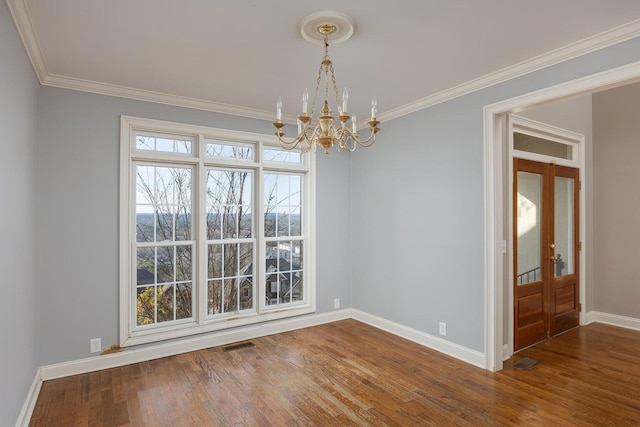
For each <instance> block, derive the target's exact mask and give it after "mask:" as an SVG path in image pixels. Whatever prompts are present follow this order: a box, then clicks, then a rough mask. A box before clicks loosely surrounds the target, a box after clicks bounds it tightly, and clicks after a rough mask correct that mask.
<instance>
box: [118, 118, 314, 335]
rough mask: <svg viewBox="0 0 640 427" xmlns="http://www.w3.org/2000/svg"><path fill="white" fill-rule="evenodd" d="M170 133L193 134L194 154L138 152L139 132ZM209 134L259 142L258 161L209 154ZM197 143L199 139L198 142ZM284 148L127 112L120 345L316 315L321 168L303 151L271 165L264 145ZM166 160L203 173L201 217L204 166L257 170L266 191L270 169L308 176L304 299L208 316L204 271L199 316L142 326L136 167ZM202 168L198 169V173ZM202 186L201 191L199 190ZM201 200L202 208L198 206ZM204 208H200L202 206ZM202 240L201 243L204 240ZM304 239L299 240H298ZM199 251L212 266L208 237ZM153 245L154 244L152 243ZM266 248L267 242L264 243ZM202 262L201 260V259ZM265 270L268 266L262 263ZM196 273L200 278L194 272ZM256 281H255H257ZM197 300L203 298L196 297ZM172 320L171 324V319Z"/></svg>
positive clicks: (250, 136)
mask: <svg viewBox="0 0 640 427" xmlns="http://www.w3.org/2000/svg"><path fill="white" fill-rule="evenodd" d="M140 133H142V134H147V133H148V134H162V135H164V134H166V135H180V136H181V137H184V138H190V139H192V141H193V145H194V147H193V150H192V152H191V153H186V154H183V153H179V154H176V153H171V152H161V153H155V152H152V151H149V152H147V151H143V150H136V149H135V145H134V144H135V143H134V142H133V141H134V139H135V138H134V137H133V135H136V134H140ZM208 138H212V139H214V140H216V141H231V142H240V143H242V144H248V143H250V142H251V143H254V144H255V145H254V149H255V150H256V152H255V156H254V159H252V160H251V161H248V160H247V161H246V162H242V163H241V162H237V161H233V160H234V159H224V158H223V159H213V158H210V157H207V156H206V153H205V151H204V143H205V142H206V140H207V139H208ZM196 141H197V142H196ZM272 144H273V146H274V147H280V145H279V144H278V142H277V138H276V137H275V136H273V135H263V134H258V133H250V132H243V131H234V130H228V129H218V128H211V127H205V126H197V125H190V124H181V123H173V122H167V121H160V120H153V119H145V118H138V117H130V116H121V120H120V228H119V229H120V235H119V237H120V243H119V250H120V258H119V262H120V264H119V265H120V273H119V280H120V290H119V301H120V307H121V309H120V313H119V319H120V322H119V324H120V328H119V330H120V345H121V346H122V347H129V346H136V345H141V344H148V343H151V342H157V341H162V340H169V339H176V338H184V337H187V336H191V335H197V334H201V333H205V332H214V331H217V330H221V329H232V328H238V327H242V326H246V325H249V324H253V323H256V324H257V323H262V322H268V321H273V320H278V319H282V318H285V317H294V316H301V315H305V314H311V313H314V312H315V311H316V299H315V298H316V296H315V271H316V270H315V268H314V264H315V256H316V254H315V251H314V249H313V247H314V242H315V226H314V223H315V222H314V217H313V215H314V213H315V202H314V199H315V189H316V187H315V176H316V175H315V167H314V159H315V157H314V153H313V151H312V152H310V153H307V154H305V153H303V154H302V163H301V164H295V165H294V164H288V163H284V162H269V163H268V164H267V165H265V164H264V162H263V154H262V151H261V150H262V148H263V147H271V145H272ZM147 161H150V162H160V163H156V164H157V165H160V164H164V163H162V162H166V164H167V165H175V164H176V163H180V164H184V165H185V167H186V166H189V167H191V168H192V169H193V171H194V172H193V175H194V176H197V177H198V181H197V182H198V184H199V186H196V187H195V188H194V189H193V191H194V194H196V193H197V194H198V197H194V196H192V199H193V200H194V206H193V209H194V212H199V213H200V216H199V218H200V220H202V217H203V215H204V213H205V212H204V204H202V203H203V201H202V200H200V197H199V196H200V195H201V194H203V191H202V189H203V188H204V185H203V184H204V176H205V173H204V170H205V169H206V168H208V167H211V166H212V165H214V164H215V165H216V166H215V167H218V166H221V165H222V166H221V167H227V166H231V167H242V168H244V169H246V170H253V171H254V172H255V173H256V176H257V177H258V178H257V184H258V190H259V191H260V192H261V191H262V179H263V172H264V173H293V174H296V175H300V176H301V177H302V179H303V185H304V188H303V189H302V192H303V197H304V199H303V202H304V206H306V207H307V208H308V213H307V214H304V212H305V211H306V210H307V208H305V209H303V214H304V215H303V219H302V220H303V227H304V230H303V232H302V236H300V239H299V240H301V241H303V242H304V243H305V244H304V251H305V253H304V259H306V260H307V261H309V262H308V263H307V268H305V270H304V271H305V273H304V274H305V285H304V286H305V292H304V300H303V301H300V302H296V303H292V304H281V305H279V306H273V307H265V306H264V304H262V303H260V302H259V304H260V305H259V306H258V307H254V308H255V309H256V311H250V310H247V312H240V313H238V314H234V316H233V317H226V318H216V319H212V318H208V317H207V316H206V315H205V314H204V313H205V311H203V308H204V307H205V304H203V303H202V300H203V297H202V296H203V295H206V291H205V289H206V288H205V286H206V280H205V278H204V275H202V276H201V277H199V279H200V280H199V281H197V282H196V283H200V285H199V287H198V288H197V290H196V291H195V292H194V295H196V296H197V295H200V298H198V299H199V302H198V303H197V308H198V309H197V310H196V313H195V315H194V317H193V318H190V319H185V320H184V321H179V322H172V323H171V324H168V325H158V324H154V325H153V326H154V327H151V328H147V327H137V325H136V321H135V313H134V312H135V306H134V304H135V297H134V296H133V295H134V288H135V286H134V284H135V277H134V276H133V275H134V271H135V270H134V266H133V263H135V261H134V259H133V258H135V253H134V252H133V248H132V244H133V243H135V237H134V233H133V229H132V227H133V224H134V221H133V218H132V215H133V214H134V212H133V211H134V209H133V206H135V200H134V198H135V191H134V190H133V188H132V180H133V179H134V172H133V170H134V169H133V168H135V164H136V162H147ZM196 169H197V172H196ZM198 188H199V189H198ZM259 194H260V193H255V194H254V200H253V202H254V209H257V211H258V212H262V210H263V206H262V196H260V195H259ZM199 203H201V205H200V206H199V205H198V204H199ZM199 208H200V209H199ZM203 223H204V222H203V221H202V222H201V223H199V224H198V227H199V228H198V230H200V232H198V233H196V234H195V235H196V236H200V237H202V234H203V233H202V230H204V228H203ZM255 231H256V230H254V236H263V235H264V233H263V230H262V229H260V230H258V233H257V234H255ZM198 240H199V238H198V239H196V244H198ZM294 240H298V239H294ZM260 241H261V238H258V241H257V242H256V243H259V242H260ZM199 244H200V246H199V248H198V249H199V251H200V252H197V251H196V253H200V266H201V267H202V266H204V265H206V263H202V262H203V261H204V260H206V258H205V257H204V255H203V254H204V253H205V251H204V250H203V247H204V246H205V245H204V243H203V241H200V243H199ZM152 246H153V245H152ZM258 246H261V245H258ZM256 253H257V254H258V255H259V256H260V258H259V259H260V260H262V255H264V254H262V255H260V254H261V249H259V248H258V252H256ZM196 265H197V263H196ZM262 268H263V269H264V264H262ZM202 272H203V269H201V270H199V271H198V273H197V274H202ZM194 277H195V276H194ZM254 285H255V284H254ZM194 298H197V297H194ZM167 323H169V322H167Z"/></svg>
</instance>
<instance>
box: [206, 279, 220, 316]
mask: <svg viewBox="0 0 640 427" xmlns="http://www.w3.org/2000/svg"><path fill="white" fill-rule="evenodd" d="M207 294H208V297H207V301H208V304H207V308H208V312H209V314H210V315H212V314H219V313H222V280H209V282H208V284H207Z"/></svg>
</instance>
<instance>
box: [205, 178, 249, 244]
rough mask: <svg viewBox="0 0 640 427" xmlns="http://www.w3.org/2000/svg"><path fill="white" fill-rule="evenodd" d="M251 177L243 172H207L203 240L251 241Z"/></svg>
mask: <svg viewBox="0 0 640 427" xmlns="http://www.w3.org/2000/svg"><path fill="white" fill-rule="evenodd" d="M252 185H253V173H252V172H247V171H233V170H216V169H210V170H208V171H207V238H208V239H209V240H216V239H234V238H239V237H240V236H242V237H244V238H248V237H251V235H252V224H251V216H250V215H251V205H252V197H253V196H252V193H253V190H252Z"/></svg>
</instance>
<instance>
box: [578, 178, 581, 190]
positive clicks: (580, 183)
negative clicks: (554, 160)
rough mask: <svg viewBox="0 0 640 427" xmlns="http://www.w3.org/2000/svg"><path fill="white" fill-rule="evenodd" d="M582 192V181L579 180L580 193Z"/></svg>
mask: <svg viewBox="0 0 640 427" xmlns="http://www.w3.org/2000/svg"><path fill="white" fill-rule="evenodd" d="M580 190H582V181H580V180H578V191H580Z"/></svg>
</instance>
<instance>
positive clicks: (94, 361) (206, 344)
mask: <svg viewBox="0 0 640 427" xmlns="http://www.w3.org/2000/svg"><path fill="white" fill-rule="evenodd" d="M350 318H351V310H349V309H346V310H337V311H331V312H328V313H322V314H311V315H307V316H299V317H293V318H288V319H283V320H275V321H272V322H268V323H259V324H255V325H250V326H245V327H240V328H235V329H228V330H224V331H220V332H216V333H211V334H206V335H202V336H198V337H195V338H188V339H185V340H180V341H174V342H165V343H161V344H154V345H150V346H148V347H144V348H137V349H127V350H125V351H123V352H120V353H112V354H105V355H103V356H96V357H90V358H86V359H80V360H75V361H72V362H63V363H58V364H55V365H48V366H43V367H42V368H41V370H42V380H44V381H46V380H51V379H54V378H61V377H66V376H69V375H78V374H84V373H87V372H93V371H99V370H102V369H109V368H116V367H119V366H124V365H130V364H132V363H139V362H146V361H148V360H153V359H159V358H161V357H167V356H174V355H176V354H182V353H187V352H190V351H197V350H202V349H204V348H210V347H217V346H221V345H226V344H231V343H234V342H239V341H245V340H250V339H254V338H259V337H265V336H267V335H273V334H279V333H282V332H289V331H293V330H296V329H302V328H308V327H311V326H318V325H322V324H324V323H330V322H336V321H339V320H345V319H350Z"/></svg>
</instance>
